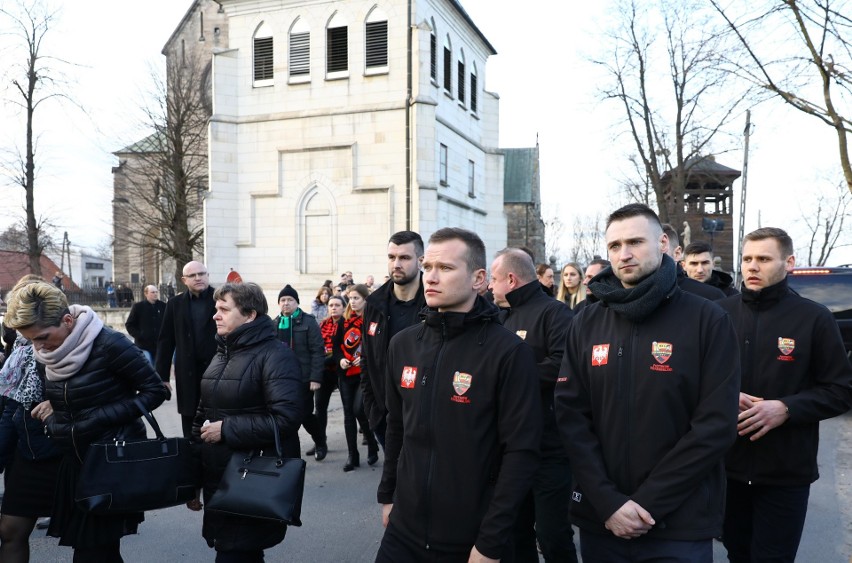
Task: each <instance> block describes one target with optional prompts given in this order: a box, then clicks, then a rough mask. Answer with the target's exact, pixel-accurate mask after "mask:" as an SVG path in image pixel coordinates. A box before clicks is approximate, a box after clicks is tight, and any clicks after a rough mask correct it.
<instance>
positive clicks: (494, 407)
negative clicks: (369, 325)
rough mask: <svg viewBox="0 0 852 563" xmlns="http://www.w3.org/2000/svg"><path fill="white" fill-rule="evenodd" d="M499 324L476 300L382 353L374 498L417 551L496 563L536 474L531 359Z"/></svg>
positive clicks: (435, 316)
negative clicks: (379, 464)
mask: <svg viewBox="0 0 852 563" xmlns="http://www.w3.org/2000/svg"><path fill="white" fill-rule="evenodd" d="M497 316H498V309H497V307H496V306H495V305H493V304H491V303H488V302H487V301H486V300H485V299H484V298H482V297H477V300H476V303H475V304H474V307H473V309H472V310H471V311H470V312H468V313H439V312H437V311H435V310H429V312H428V313H426V314H425V321H424V323H421V324H420V325H418V326H413V327H409V328H407V329H405V330H403V331H401V332H400V333H399V334H397V335H396V336H395V337H394V338H393V339H392V340H391V343H390V348H389V350H388V361H387V370H386V378H385V385H386V389H385V391H386V398H387V401H386V402H387V406H388V417H387V424H388V426H387V434H386V442H385V465H384V471H383V474H382V480H381V483H380V484H379V489H378V494H377V498H378V501H379V502H380V503H382V504H388V503H393V505H394V506H393V510H392V511H391V514H390V524H389V525H390V526H393V527H394V529H395V530H397V531H398V533H399V534H401V535H402V536H404V537H405V538H407V539H408V541H410V542H412V543H415V544H417V545H420V546H421V547H423V548H426V547H427V546H428V547H431V548H433V549H437V550H441V551H451V552H468V551H470V549H471V548H472V547H473V546H474V545H476V547H477V549H478V550H479V551H480V552H481V553H482V554H483V555H486V556H487V557H492V558H500V557H502V556H503V555H504V553H503V552H504V549H505V545H506V542H507V541H508V540H509V539H510V538H511V537H512V530H513V528H514V525H515V518H516V516H517V509H518V506H519V505H520V503H521V501H522V500H523V498H524V496H525V495H526V494H527V492H528V491H529V489H530V486H531V485H532V480H533V477H534V475H535V473H536V471H537V470H538V465H539V457H538V455H539V454H538V452H539V442H540V440H541V414H540V413H541V405H540V399H539V391H538V376H537V373H536V365H535V359H534V357H533V353H532V350H531V349H530V347H529V346H527V345H526V344H524V342H523V341H522V340H521V339H519V338H518V337H517V336H515V335H514V334H512V333H511V332H509V331H508V330H506V329H505V328H504V327H502V326H501V325H500V324H499V322H498V319H497Z"/></svg>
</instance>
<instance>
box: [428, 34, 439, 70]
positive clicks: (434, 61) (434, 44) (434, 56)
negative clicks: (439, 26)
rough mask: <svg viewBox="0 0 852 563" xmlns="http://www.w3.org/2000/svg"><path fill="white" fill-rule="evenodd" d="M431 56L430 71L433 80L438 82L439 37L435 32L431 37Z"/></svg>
mask: <svg viewBox="0 0 852 563" xmlns="http://www.w3.org/2000/svg"><path fill="white" fill-rule="evenodd" d="M429 57H430V59H429V60H430V63H431V66H430V68H429V72H430V74H431V76H432V80H435V81H436V82H437V80H438V38H437V37H435V34H434V33H433V34H432V35H431V36H430V37H429Z"/></svg>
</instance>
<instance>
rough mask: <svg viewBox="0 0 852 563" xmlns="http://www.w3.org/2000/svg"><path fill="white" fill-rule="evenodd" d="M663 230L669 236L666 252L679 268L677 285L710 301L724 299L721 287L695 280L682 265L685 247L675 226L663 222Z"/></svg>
mask: <svg viewBox="0 0 852 563" xmlns="http://www.w3.org/2000/svg"><path fill="white" fill-rule="evenodd" d="M663 232H664V233H666V236H667V237H668V239H669V240H668V245H667V247H666V254H668V255H669V256H671V257H672V259H673V260H674V261H675V267H676V268H677V285H678V287H679V288H681V289H682V290H683V291H688V292H689V293H694V294H695V295H698V296H699V297H703V298H704V299H709V300H710V301H718V300H719V299H724V298H725V297H726V295H725V294H724V293H723V292H722V290H721V289H718V288H716V287H713V286H711V285H709V284H706V283H701V282H700V281H699V280H694V279H692V278H691V277H689V276H688V275H686V272H685V271H684V269H683V267H681V258H682V257H683V249H682V248H681V246H680V241H679V240H678V238H677V237H678V235H677V231H675V229H674V227H672V226H671V225H669V224H668V223H663Z"/></svg>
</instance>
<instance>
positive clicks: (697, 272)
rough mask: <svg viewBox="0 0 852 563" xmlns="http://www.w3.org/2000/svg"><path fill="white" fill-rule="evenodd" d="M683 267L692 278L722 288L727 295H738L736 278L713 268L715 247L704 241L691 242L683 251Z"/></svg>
mask: <svg viewBox="0 0 852 563" xmlns="http://www.w3.org/2000/svg"><path fill="white" fill-rule="evenodd" d="M683 269H684V270H686V275H687V276H689V277H690V278H692V279H694V280H696V281H699V282H701V283H705V284H707V285H709V286H710V287H715V288H718V289H719V290H721V291H722V292H723V293H724V294H725V296H731V295H738V294H739V291H737V290H736V289H735V288H734V278H732V277H731V276H730V275H729V274H727V273H725V272H723V271H721V270H714V269H713V247H711V246H710V245H709V244H707V243H706V242H704V241H697V242H693V243H690V244H689V245H688V246H687V247H686V248H685V249H684V251H683Z"/></svg>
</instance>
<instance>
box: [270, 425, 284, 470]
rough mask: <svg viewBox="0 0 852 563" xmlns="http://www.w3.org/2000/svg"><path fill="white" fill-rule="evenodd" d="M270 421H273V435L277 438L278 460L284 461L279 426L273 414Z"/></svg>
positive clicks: (276, 451)
mask: <svg viewBox="0 0 852 563" xmlns="http://www.w3.org/2000/svg"><path fill="white" fill-rule="evenodd" d="M269 420H271V421H272V430H273V432H272V433H273V434H274V436H275V453H276V454H278V459H279V460H282V459H284V454H283V453H282V451H281V436H280V435H279V434H280V432H279V430H278V424H277V423H276V422H275V417H274V416H272V413H269Z"/></svg>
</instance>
